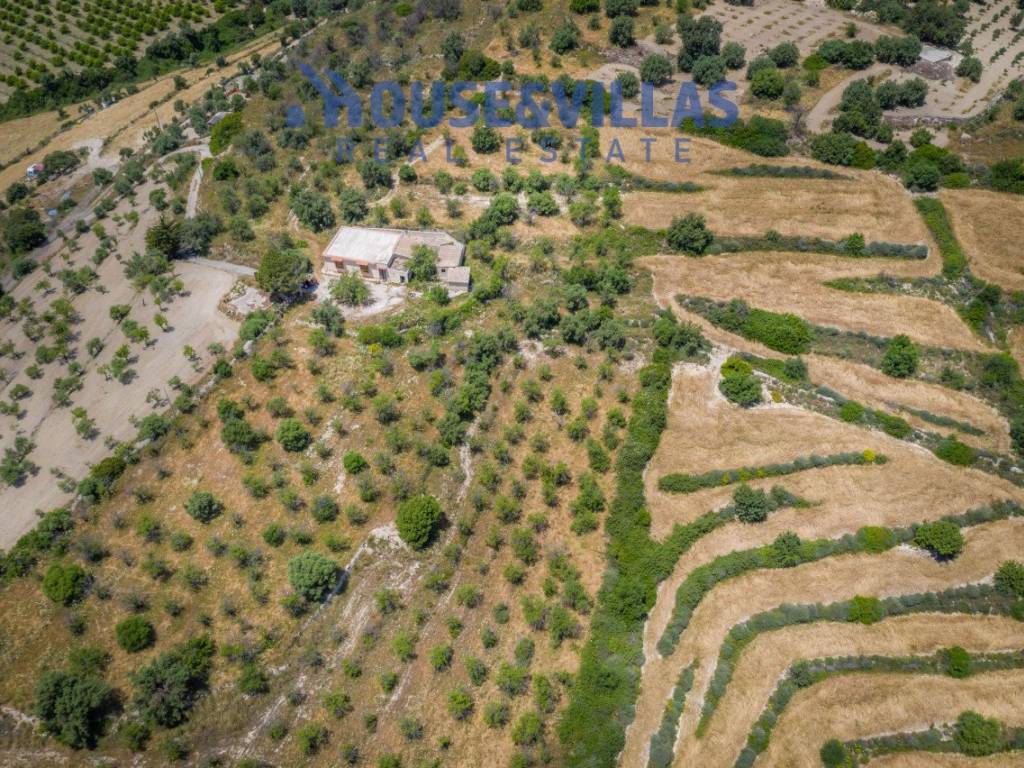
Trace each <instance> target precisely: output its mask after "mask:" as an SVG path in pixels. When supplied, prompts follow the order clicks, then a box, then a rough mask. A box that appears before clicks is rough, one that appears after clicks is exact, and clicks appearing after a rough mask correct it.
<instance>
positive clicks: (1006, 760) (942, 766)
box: [871, 752, 1020, 768]
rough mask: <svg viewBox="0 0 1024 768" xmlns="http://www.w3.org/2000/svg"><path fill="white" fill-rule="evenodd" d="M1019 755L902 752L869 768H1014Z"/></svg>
mask: <svg viewBox="0 0 1024 768" xmlns="http://www.w3.org/2000/svg"><path fill="white" fill-rule="evenodd" d="M1019 765H1020V754H1019V753H1017V754H1014V753H1007V754H1001V755H991V756H990V757H968V756H967V755H954V754H948V753H942V752H902V753H899V754H895V755H883V756H882V757H879V758H877V759H875V760H872V761H871V768H1015V767H1016V766H1019Z"/></svg>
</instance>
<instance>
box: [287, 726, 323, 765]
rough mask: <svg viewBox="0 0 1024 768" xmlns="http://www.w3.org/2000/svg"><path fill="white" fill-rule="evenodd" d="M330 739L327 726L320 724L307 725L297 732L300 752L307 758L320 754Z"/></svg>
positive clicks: (296, 736) (296, 737) (296, 738)
mask: <svg viewBox="0 0 1024 768" xmlns="http://www.w3.org/2000/svg"><path fill="white" fill-rule="evenodd" d="M329 738H330V733H329V732H328V730H327V726H325V725H322V724H320V723H306V724H304V725H303V726H302V727H300V728H299V730H297V731H296V732H295V742H296V743H297V744H298V745H299V751H300V752H301V753H302V754H304V755H306V756H307V757H308V756H310V755H315V754H316V753H317V752H319V751H320V748H321V747H323V746H324V745H325V744H327V740H328V739H329Z"/></svg>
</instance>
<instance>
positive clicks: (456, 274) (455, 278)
mask: <svg viewBox="0 0 1024 768" xmlns="http://www.w3.org/2000/svg"><path fill="white" fill-rule="evenodd" d="M441 279H442V280H443V281H444V282H446V283H454V284H455V285H469V267H450V268H449V269H448V271H447V272H446V273H445V275H444V277H443V278H441Z"/></svg>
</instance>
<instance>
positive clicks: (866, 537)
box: [857, 525, 896, 554]
mask: <svg viewBox="0 0 1024 768" xmlns="http://www.w3.org/2000/svg"><path fill="white" fill-rule="evenodd" d="M857 540H858V541H859V542H860V545H861V546H862V547H863V548H864V551H865V552H870V553H872V554H878V553H879V552H885V551H886V550H888V549H892V548H893V547H895V546H896V536H895V534H894V533H893V532H892V531H891V530H890V529H888V528H884V527H882V526H878V525H866V526H864V527H863V528H861V529H860V530H859V531H857Z"/></svg>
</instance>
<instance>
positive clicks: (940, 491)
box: [645, 353, 1024, 546]
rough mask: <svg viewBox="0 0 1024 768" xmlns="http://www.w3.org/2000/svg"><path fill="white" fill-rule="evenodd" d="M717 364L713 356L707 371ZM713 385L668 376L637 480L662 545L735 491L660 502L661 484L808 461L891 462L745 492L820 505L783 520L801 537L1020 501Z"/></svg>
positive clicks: (924, 455)
mask: <svg viewBox="0 0 1024 768" xmlns="http://www.w3.org/2000/svg"><path fill="white" fill-rule="evenodd" d="M722 357H723V355H722V354H721V353H720V354H719V355H718V356H717V359H716V360H715V361H713V362H714V363H717V362H720V360H721V358H722ZM719 375H720V374H719V371H718V366H717V365H715V364H711V365H707V366H699V365H682V366H678V367H677V369H676V374H675V377H674V379H673V384H672V390H671V400H670V407H669V419H668V429H667V431H666V433H665V435H664V436H663V437H662V440H661V443H660V444H659V448H658V451H657V452H656V453H655V455H654V458H653V459H652V460H651V462H650V464H649V465H648V469H647V473H646V476H645V479H646V494H647V499H648V503H649V507H650V509H651V522H652V534H653V535H654V536H656V537H658V538H662V537H664V536H666V535H668V533H669V532H670V531H671V529H672V526H673V525H675V524H676V523H687V522H691V521H692V520H694V519H695V518H697V517H698V516H699V515H701V514H702V513H704V512H706V511H707V510H709V509H713V508H716V507H718V506H721V505H723V504H725V503H727V502H728V500H729V499H730V497H731V496H732V491H733V490H734V489H733V488H728V487H723V488H709V489H703V490H700V491H697V492H695V493H688V494H668V493H663V492H661V491H659V490H658V479H659V478H660V477H662V476H663V475H666V474H668V473H670V472H690V473H702V472H707V471H709V470H712V469H730V468H733V467H740V466H761V465H764V464H771V463H776V462H786V461H792V460H793V459H795V458H797V457H800V456H807V455H810V454H818V455H822V456H824V455H828V454H834V453H841V452H847V451H850V452H861V451H863V450H865V449H871V450H874V451H876V452H879V453H884V454H885V455H886V456H888V457H889V459H890V461H889V463H888V464H885V465H880V466H855V467H831V468H828V469H813V470H808V471H806V472H800V473H796V474H793V475H788V476H786V477H781V478H774V479H767V480H760V481H755V482H754V484H755V485H762V486H765V487H768V486H771V485H774V484H779V485H783V486H784V487H786V488H788V489H790V490H791V491H793V492H794V493H797V494H799V495H801V496H804V497H805V498H807V499H808V500H811V501H821V502H822V505H821V506H819V507H815V508H813V509H808V510H798V511H790V512H785V513H784V518H787V519H788V521H789V522H790V523H793V522H797V521H801V523H802V525H803V527H804V528H805V529H806V531H807V533H812V532H814V531H819V530H820V531H821V535H825V533H826V532H836V531H848V530H856V528H858V527H859V526H861V525H869V524H891V525H904V524H908V523H910V522H914V521H915V520H920V519H927V518H930V517H932V516H933V515H935V516H941V515H944V514H952V513H954V512H957V511H962V510H964V509H967V508H969V507H973V506H978V505H980V504H984V503H987V502H989V501H992V500H993V499H997V498H998V499H1004V498H1013V499H1018V500H1021V501H1024V491H1022V490H1021V489H1020V488H1019V487H1017V486H1016V485H1013V484H1012V483H1010V482H1008V481H1006V480H1003V479H1001V478H997V477H993V476H992V475H989V474H986V473H983V472H981V471H980V470H965V469H962V468H958V467H953V466H951V465H949V464H946V463H945V462H942V461H940V460H939V459H937V458H936V457H935V456H933V455H932V454H931V453H930V452H929V451H927V450H925V449H923V448H921V447H918V446H915V445H912V444H910V443H907V442H906V441H903V440H897V439H896V438H892V437H889V436H888V435H885V434H884V433H881V432H878V431H874V430H868V429H865V428H863V427H858V426H855V425H852V424H846V423H844V422H841V421H838V420H836V419H832V418H830V417H828V416H824V415H822V414H818V413H814V412H811V411H805V410H802V409H800V408H796V407H791V406H776V405H766V406H761V407H757V408H753V409H742V408H739V407H738V406H736V405H734V404H732V403H730V402H728V401H727V400H726V399H725V398H724V397H723V396H722V395H721V394H720V393H719V391H718V388H717V385H718V380H719ZM696 435H714V436H715V439H714V440H699V439H695V436H696ZM869 521H870V522H869ZM765 525H769V526H771V525H773V522H772V521H771V520H769V522H768V523H766V524H765ZM819 526H820V528H819ZM760 528H761V526H756V527H755V528H754V529H753V530H754V531H756V530H760ZM750 536H753V537H755V538H759V537H760V534H756V533H754V532H751V533H750V534H747V536H745V537H744V538H748V537H750ZM698 546H699V544H698Z"/></svg>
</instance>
